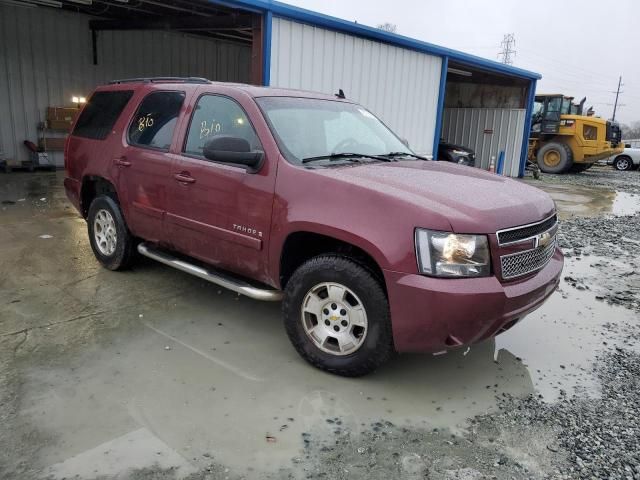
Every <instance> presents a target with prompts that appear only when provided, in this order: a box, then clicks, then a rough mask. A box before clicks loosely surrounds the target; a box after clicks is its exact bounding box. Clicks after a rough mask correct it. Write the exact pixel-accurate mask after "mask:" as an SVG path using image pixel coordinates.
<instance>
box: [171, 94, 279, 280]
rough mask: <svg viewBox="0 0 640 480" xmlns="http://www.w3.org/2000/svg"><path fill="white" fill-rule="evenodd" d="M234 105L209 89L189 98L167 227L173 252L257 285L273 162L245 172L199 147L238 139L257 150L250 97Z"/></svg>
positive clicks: (262, 274) (232, 100)
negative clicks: (208, 156)
mask: <svg viewBox="0 0 640 480" xmlns="http://www.w3.org/2000/svg"><path fill="white" fill-rule="evenodd" d="M240 100H241V99H235V98H233V97H231V96H225V95H219V94H214V93H210V87H208V89H207V90H204V89H201V94H200V95H199V96H198V97H197V98H196V99H195V101H194V105H193V111H192V113H191V117H190V119H188V121H185V126H184V132H185V134H184V137H185V138H184V141H183V144H182V145H181V151H179V153H178V154H177V155H175V157H174V161H173V164H172V170H171V176H172V186H171V193H170V198H171V201H170V202H169V203H168V205H167V208H168V210H167V228H168V229H169V230H170V238H171V242H172V244H173V245H174V246H175V247H176V248H177V249H178V250H179V251H181V252H183V253H186V254H187V255H190V256H193V257H195V258H199V259H201V260H204V261H206V262H208V263H210V264H213V265H216V266H219V267H221V268H224V269H227V270H230V271H233V272H236V273H239V274H241V275H245V276H251V277H253V278H256V279H260V280H263V281H264V280H265V279H266V275H267V274H266V271H267V269H266V262H267V254H266V252H267V247H268V241H269V230H270V224H271V211H272V205H273V193H274V188H275V174H276V169H275V160H276V159H275V158H273V159H270V158H265V160H264V162H263V164H262V167H261V168H260V170H259V171H258V172H255V173H252V172H249V171H247V169H246V168H243V167H241V166H236V165H231V164H223V163H215V162H212V161H209V160H207V159H206V158H205V157H204V155H203V147H204V144H205V142H206V141H207V140H209V139H210V138H212V137H214V136H216V135H232V136H235V137H241V138H244V139H246V140H247V141H248V142H249V144H250V145H251V148H252V150H254V151H263V152H264V148H263V144H264V142H263V141H261V139H260V138H259V137H258V134H257V133H256V129H255V128H254V125H253V124H252V121H251V116H250V115H249V114H248V113H247V109H250V110H251V111H252V115H253V118H254V119H256V117H258V115H259V113H258V109H257V106H256V105H255V103H253V101H252V100H250V99H242V100H243V101H244V102H245V103H244V105H242V104H241V103H240ZM257 120H258V121H260V120H261V118H258V119H257ZM262 131H263V133H262V135H264V129H262ZM263 140H264V139H263ZM265 155H268V153H265Z"/></svg>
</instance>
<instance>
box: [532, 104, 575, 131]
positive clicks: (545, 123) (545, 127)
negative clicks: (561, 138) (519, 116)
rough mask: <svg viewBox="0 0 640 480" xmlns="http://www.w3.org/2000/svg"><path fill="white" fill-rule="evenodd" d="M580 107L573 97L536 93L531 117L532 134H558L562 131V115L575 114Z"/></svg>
mask: <svg viewBox="0 0 640 480" xmlns="http://www.w3.org/2000/svg"><path fill="white" fill-rule="evenodd" d="M579 108H580V106H579V105H575V104H574V103H573V97H565V96H564V95H536V97H535V103H534V107H533V116H532V119H531V133H532V135H533V136H540V135H541V134H546V135H549V134H551V135H555V134H557V133H558V132H559V131H560V116H561V115H570V114H574V113H573V112H574V111H576V112H577V111H578V109H579Z"/></svg>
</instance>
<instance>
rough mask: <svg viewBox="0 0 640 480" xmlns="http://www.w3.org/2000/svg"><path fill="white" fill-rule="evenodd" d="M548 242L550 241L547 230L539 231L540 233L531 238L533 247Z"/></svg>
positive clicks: (545, 244) (544, 245) (542, 245)
mask: <svg viewBox="0 0 640 480" xmlns="http://www.w3.org/2000/svg"><path fill="white" fill-rule="evenodd" d="M550 243H551V234H550V233H549V232H544V233H541V234H540V235H538V236H537V237H534V239H533V246H534V248H538V247H546V246H547V245H549V244H550Z"/></svg>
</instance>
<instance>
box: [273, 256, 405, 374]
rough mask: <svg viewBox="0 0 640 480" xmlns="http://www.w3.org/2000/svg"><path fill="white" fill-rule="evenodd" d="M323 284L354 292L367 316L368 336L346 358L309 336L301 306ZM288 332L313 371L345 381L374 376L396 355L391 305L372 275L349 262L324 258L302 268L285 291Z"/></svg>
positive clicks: (284, 308)
mask: <svg viewBox="0 0 640 480" xmlns="http://www.w3.org/2000/svg"><path fill="white" fill-rule="evenodd" d="M324 282H336V283H340V284H341V285H343V286H345V287H347V288H348V289H350V290H352V291H353V293H355V294H356V295H357V297H358V298H359V299H360V300H361V302H362V306H363V307H364V309H365V312H366V315H367V324H368V325H367V330H366V336H365V338H364V340H363V341H362V344H361V345H360V347H359V348H358V349H357V350H355V351H354V352H353V353H350V354H347V355H342V356H341V355H336V354H332V353H327V352H325V351H323V350H321V349H320V348H319V347H318V346H317V345H316V344H315V343H314V342H313V341H312V340H311V339H310V338H309V336H308V335H307V333H306V331H305V327H304V325H303V321H302V306H303V301H304V299H305V297H306V296H307V294H308V293H309V292H310V291H311V290H312V289H313V288H314V287H315V286H317V285H319V284H321V283H324ZM282 310H283V314H284V322H285V329H286V331H287V334H288V336H289V339H290V340H291V343H292V344H293V346H294V347H295V349H296V350H297V351H298V353H299V354H300V356H302V357H303V358H304V359H305V360H306V361H307V362H309V363H310V364H311V365H313V366H314V367H317V368H319V369H321V370H325V371H327V372H330V373H334V374H337V375H342V376H345V377H359V376H362V375H366V374H368V373H371V372H373V371H374V370H375V369H377V368H378V367H379V366H380V365H382V364H383V363H385V362H386V361H387V360H388V359H389V358H390V357H391V356H392V354H393V353H394V349H393V334H392V331H391V320H390V313H389V302H388V300H387V296H386V294H385V292H384V289H383V288H382V286H381V284H380V282H379V281H378V280H377V279H376V277H375V276H374V275H373V273H372V272H371V271H369V270H368V269H367V268H365V267H363V266H362V265H360V264H358V263H356V262H355V261H353V260H351V259H350V258H347V257H343V256H339V255H322V256H319V257H315V258H312V259H310V260H308V261H307V262H305V263H304V264H303V265H302V266H300V267H299V268H298V269H297V270H296V271H295V272H294V273H293V275H292V276H291V278H290V279H289V281H288V282H287V286H286V288H285V296H284V301H283V303H282Z"/></svg>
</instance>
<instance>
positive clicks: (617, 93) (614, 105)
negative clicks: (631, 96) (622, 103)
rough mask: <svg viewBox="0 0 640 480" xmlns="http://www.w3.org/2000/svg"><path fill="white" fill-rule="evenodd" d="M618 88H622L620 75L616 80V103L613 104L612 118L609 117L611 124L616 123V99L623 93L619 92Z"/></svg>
mask: <svg viewBox="0 0 640 480" xmlns="http://www.w3.org/2000/svg"><path fill="white" fill-rule="evenodd" d="M620 87H622V75H620V78H619V79H618V90H616V102H615V103H614V104H613V117H611V121H612V122H615V121H616V110H617V109H618V97H619V96H620V94H621V93H623V92H621V91H620Z"/></svg>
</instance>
